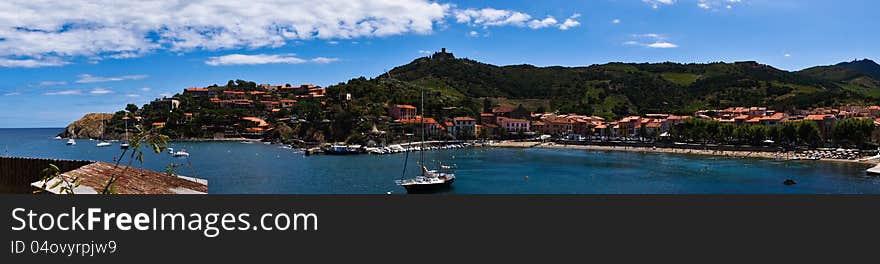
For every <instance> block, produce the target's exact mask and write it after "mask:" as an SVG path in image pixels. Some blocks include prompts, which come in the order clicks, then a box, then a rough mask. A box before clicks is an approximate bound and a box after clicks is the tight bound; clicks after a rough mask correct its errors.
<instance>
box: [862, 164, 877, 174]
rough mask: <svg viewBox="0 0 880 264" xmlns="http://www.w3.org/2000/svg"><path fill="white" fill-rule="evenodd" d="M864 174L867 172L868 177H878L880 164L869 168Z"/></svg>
mask: <svg viewBox="0 0 880 264" xmlns="http://www.w3.org/2000/svg"><path fill="white" fill-rule="evenodd" d="M865 172H867V173H868V174H870V175H880V164H877V166H874V167H871V168H870V169H868V170H866V171H865Z"/></svg>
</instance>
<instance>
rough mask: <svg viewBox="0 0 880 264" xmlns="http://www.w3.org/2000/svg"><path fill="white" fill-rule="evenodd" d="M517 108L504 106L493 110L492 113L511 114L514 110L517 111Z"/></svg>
mask: <svg viewBox="0 0 880 264" xmlns="http://www.w3.org/2000/svg"><path fill="white" fill-rule="evenodd" d="M516 108H517V107H516V106H513V105H502V106H499V107H495V108H492V113H510V112H513V110H516Z"/></svg>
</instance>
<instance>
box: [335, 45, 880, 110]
mask: <svg viewBox="0 0 880 264" xmlns="http://www.w3.org/2000/svg"><path fill="white" fill-rule="evenodd" d="M874 66H876V63H873V61H870V60H865V61H856V62H851V63H842V64H839V65H835V66H823V67H814V68H811V69H807V70H803V71H799V72H789V71H784V70H780V69H776V68H774V67H772V66H769V65H764V64H760V63H758V62H754V61H747V62H735V63H723V62H717V63H707V64H696V63H691V64H681V63H671V62H667V63H607V64H601V65H591V66H584V67H561V66H550V67H536V66H532V65H510V66H496V65H492V64H487V63H482V62H478V61H475V60H471V59H462V58H456V57H455V56H454V55H452V53H447V52H438V53H435V54H434V55H432V56H428V57H422V58H417V59H415V60H413V61H412V62H411V63H409V64H406V65H401V66H398V67H395V68H394V69H392V70H391V71H390V72H389V73H386V74H382V75H380V76H378V77H377V78H375V79H374V80H373V81H375V80H378V79H394V80H398V81H402V82H404V83H409V84H416V85H427V86H429V87H431V88H432V89H439V90H445V91H454V93H457V94H460V95H461V96H464V97H471V98H480V97H493V98H497V97H502V98H510V99H544V100H547V101H549V105H550V109H547V110H559V111H561V112H577V113H583V114H595V115H601V116H606V117H619V116H622V115H629V114H644V113H652V112H667V113H683V114H688V113H693V111H695V110H698V109H707V108H722V107H728V106H744V105H749V106H757V105H763V106H770V107H773V108H775V109H780V110H787V109H793V108H810V107H821V106H833V105H839V104H850V103H853V104H868V103H876V102H878V101H880V84H878V83H877V82H876V79H875V78H873V77H872V76H871V74H872V72H873V71H874V69H875V67H874ZM389 75H390V76H389ZM362 81H364V80H362ZM361 84H363V83H361ZM344 86H345V84H344V83H343V84H340V87H344ZM367 90H369V89H367ZM386 103H387V102H386ZM532 110H534V109H532Z"/></svg>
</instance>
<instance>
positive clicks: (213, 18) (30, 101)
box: [0, 0, 880, 127]
mask: <svg viewBox="0 0 880 264" xmlns="http://www.w3.org/2000/svg"><path fill="white" fill-rule="evenodd" d="M120 2H121V3H120ZM180 2H185V3H180ZM872 10H873V11H876V10H880V3H878V2H877V1H870V0H843V1H817V0H805V1H795V0H586V1H561V0H545V1H455V0H451V1H439V2H431V1H423V0H407V1H404V0H345V1H343V0H325V1H309V0H258V1H247V3H245V1H199V0H196V1H157V2H154V3H152V4H145V3H138V2H135V1H132V3H125V2H123V1H107V2H106V3H96V1H86V0H71V1H65V2H62V3H52V4H46V3H41V2H39V1H30V0H9V1H4V3H3V4H0V78H2V80H3V82H2V83H0V110H2V111H0V127H62V126H65V125H66V124H68V123H69V122H71V121H74V120H76V119H77V118H79V117H81V116H82V115H83V114H85V113H89V112H113V111H116V110H119V109H121V108H122V107H124V105H125V104H126V103H136V104H138V105H140V104H144V103H146V102H149V101H150V100H152V99H153V98H156V97H161V96H162V95H170V94H174V93H176V92H179V91H180V90H181V89H183V88H186V87H194V86H197V87H202V86H207V85H211V84H215V83H216V84H221V85H222V84H224V83H225V82H226V81H227V80H229V79H246V80H253V81H256V82H258V83H294V84H298V83H314V84H319V85H325V86H326V85H331V84H335V83H338V82H342V81H346V80H348V79H350V78H356V77H359V76H366V77H371V76H375V75H377V74H379V73H381V72H383V71H385V70H387V69H390V68H392V67H394V66H397V65H401V64H405V63H408V62H410V61H411V60H413V59H415V58H417V57H420V56H424V55H425V54H426V53H427V52H433V51H435V50H439V49H440V48H441V47H445V48H447V49H449V50H450V51H452V52H454V53H455V54H456V56H458V57H468V58H472V59H476V60H479V61H483V62H487V63H492V64H497V65H508V64H522V63H527V64H533V65H539V66H547V65H564V66H581V65H590V64H601V63H606V62H614V61H623V62H662V61H674V62H710V61H727V62H732V61H741V60H756V61H759V62H761V63H765V64H769V65H772V66H775V67H778V68H781V69H786V70H799V69H803V68H805V67H810V66H815V65H828V64H835V63H838V62H842V61H850V60H853V59H861V58H871V59H880V49H878V48H877V46H878V45H877V43H878V40H880V34H876V26H877V22H876V18H875V15H876V13H875V12H871V11H872Z"/></svg>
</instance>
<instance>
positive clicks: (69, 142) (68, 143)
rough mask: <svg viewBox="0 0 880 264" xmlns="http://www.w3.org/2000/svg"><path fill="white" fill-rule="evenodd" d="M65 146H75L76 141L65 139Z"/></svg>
mask: <svg viewBox="0 0 880 264" xmlns="http://www.w3.org/2000/svg"><path fill="white" fill-rule="evenodd" d="M67 145H68V146H72V145H76V140H74V139H72V138H70V139H67Z"/></svg>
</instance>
